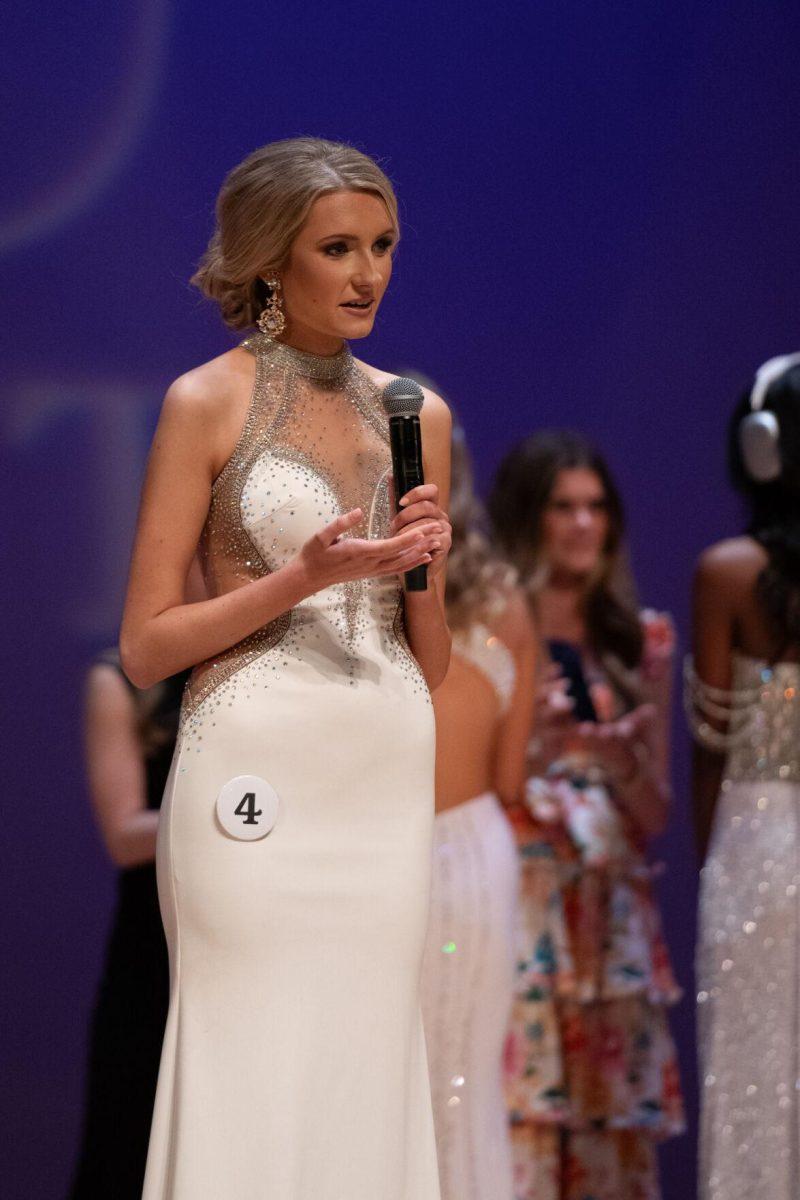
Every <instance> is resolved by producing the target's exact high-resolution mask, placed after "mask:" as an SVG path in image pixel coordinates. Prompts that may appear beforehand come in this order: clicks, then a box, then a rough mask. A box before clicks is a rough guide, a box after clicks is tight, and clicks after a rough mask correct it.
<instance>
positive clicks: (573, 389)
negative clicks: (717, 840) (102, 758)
mask: <svg viewBox="0 0 800 1200" xmlns="http://www.w3.org/2000/svg"><path fill="white" fill-rule="evenodd" d="M4 32H5V35H6V36H5V50H4V53H5V55H6V56H7V57H8V62H7V63H6V70H5V71H4V73H3V78H4V83H3V85H2V88H3V92H2V99H3V101H4V102H5V107H6V109H7V110H8V108H9V106H12V107H13V110H14V112H15V119H14V121H13V122H12V128H11V132H10V136H9V142H8V145H7V146H6V149H5V154H4V166H5V167H6V170H5V172H4V182H3V183H2V184H0V254H2V284H3V286H2V299H1V300H0V303H2V310H3V311H2V328H3V332H4V334H5V335H6V336H5V342H6V347H7V349H6V356H5V365H6V371H5V374H4V381H3V385H2V401H3V403H2V410H1V411H2V418H1V419H2V422H3V424H2V449H3V457H4V460H5V469H4V471H3V473H2V488H3V497H2V499H3V509H4V512H5V514H6V517H7V520H6V525H7V537H6V538H5V540H4V543H5V544H4V554H8V555H9V559H8V561H7V562H4V564H3V565H4V566H5V571H4V574H3V578H4V579H5V580H6V582H7V583H9V582H10V583H11V584H12V585H13V586H12V587H11V588H10V589H9V588H8V587H7V588H6V589H5V591H6V593H7V594H6V596H5V597H4V604H5V611H6V616H5V620H4V632H5V637H4V642H5V645H6V648H7V652H8V655H7V657H8V665H7V668H6V673H5V679H6V684H5V688H4V694H5V699H6V700H7V701H8V707H9V709H10V712H9V717H10V718H11V733H10V735H9V737H8V739H7V741H6V746H7V749H6V754H5V767H6V777H7V786H6V791H5V803H4V806H3V812H4V824H5V834H6V845H7V847H8V849H7V850H6V855H5V859H4V870H3V890H4V896H3V910H4V914H5V916H6V921H5V922H4V925H5V927H6V931H7V932H6V934H5V941H4V944H3V947H2V949H3V952H4V953H3V963H4V973H5V975H6V979H7V981H8V982H9V983H10V989H11V991H10V999H9V1000H8V1001H7V1002H6V1004H5V1006H4V1008H5V1013H4V1015H6V1016H7V1018H8V1022H7V1024H8V1031H7V1034H6V1035H5V1036H4V1037H3V1043H4V1044H3V1055H4V1058H5V1057H6V1056H7V1058H8V1062H4V1063H3V1077H4V1079H5V1082H4V1086H3V1093H4V1094H3V1100H4V1106H5V1107H6V1109H7V1114H6V1115H5V1117H4V1119H3V1127H4V1128H3V1131H4V1138H3V1142H4V1144H5V1146H6V1148H7V1149H6V1150H5V1151H4V1153H7V1154H9V1160H8V1162H3V1163H0V1178H2V1179H3V1181H4V1193H5V1195H7V1196H9V1197H20V1200H22V1198H23V1197H24V1198H25V1200H48V1198H51V1197H56V1198H57V1197H58V1196H60V1195H62V1194H63V1191H64V1188H65V1186H66V1180H67V1178H68V1175H69V1171H70V1168H71V1164H72V1160H73V1155H74V1148H75V1139H76V1135H77V1131H78V1125H79V1115H80V1104H81V1097H82V1083H83V1073H84V1054H85V1029H86V1022H87V1018H88V1014H89V1010H90V1005H91V1001H92V997H93V991H94V987H95V982H96V978H97V972H98V968H99V963H100V957H101V953H102V947H103V938H104V934H105V930H106V927H107V922H108V917H109V911H110V903H111V899H112V895H113V876H112V872H111V870H110V868H109V866H108V863H107V862H106V860H105V858H104V855H103V852H102V849H101V847H100V845H99V842H98V838H97V835H96V834H95V833H94V831H93V827H92V822H91V818H90V815H89V811H88V805H87V797H86V789H85V784H84V779H83V770H82V763H81V749H80V707H81V705H80V696H81V686H82V675H83V671H84V667H85V663H86V661H87V659H88V658H89V656H90V655H91V654H92V652H93V651H94V650H96V649H97V648H99V647H101V646H103V645H105V644H107V643H109V642H111V641H113V640H114V638H115V634H116V627H117V622H118V617H119V611H120V602H121V597H122V592H123V587H124V574H125V568H126V561H127V556H128V551H129V544H130V536H131V530H132V526H133V521H134V517H135V505H136V495H137V489H138V483H139V479H140V475H141V469H142V463H143V456H144V453H145V450H146V446H147V442H148V438H149V435H150V432H151V430H152V425H153V421H154V418H155V414H156V411H157V406H158V402H159V399H160V396H161V395H162V394H163V391H164V388H165V387H166V385H167V384H168V383H169V381H170V380H171V379H172V378H173V377H174V376H175V375H177V374H179V373H180V372H182V371H183V370H185V369H186V368H188V367H190V366H192V365H194V364H196V363H197V362H199V361H201V360H203V359H205V358H208V357H210V356H212V355H213V354H216V353H218V352H219V351H220V350H222V349H224V348H226V347H227V346H228V345H229V344H230V338H229V335H228V334H227V333H226V332H225V331H224V330H223V328H222V327H221V325H220V323H219V321H218V319H217V317H216V316H215V314H214V312H213V311H212V310H211V308H210V307H209V306H206V305H204V304H203V303H201V302H200V300H199V298H198V297H197V295H196V294H195V293H194V292H193V291H192V290H191V289H190V288H188V286H187V282H186V281H187V278H188V276H189V274H190V273H191V270H192V266H193V264H194V262H195V261H196V260H197V258H198V256H199V255H200V253H201V252H202V249H203V247H204V245H205V242H206V239H207V237H208V234H209V232H210V230H211V213H212V206H213V200H214V197H215V194H216V190H217V188H218V186H219V183H220V181H221V179H222V176H223V174H224V173H225V171H226V170H227V169H228V168H229V167H230V166H232V165H233V164H234V163H235V162H237V161H238V160H239V159H240V158H241V157H242V156H243V155H244V154H245V153H246V152H247V151H249V150H250V149H252V148H253V147H254V146H256V145H259V144H261V143H263V142H265V141H269V140H271V139H273V138H277V137H285V136H289V135H293V134H298V133H314V134H321V135H324V136H329V137H334V138H341V139H344V140H349V141H352V142H355V143H356V144H358V145H359V146H361V147H362V148H364V149H366V150H367V151H369V152H371V153H374V154H376V155H378V156H381V157H383V158H384V159H385V160H386V164H387V167H388V170H389V173H390V174H391V175H392V177H393V178H394V180H395V181H396V183H397V186H398V190H399V193H400V197H401V204H402V214H403V216H404V219H405V225H404V238H403V243H402V247H401V250H400V252H399V257H398V260H397V269H396V275H395V280H394V283H393V287H392V289H391V291H390V294H389V296H388V298H387V300H386V302H385V304H384V307H383V309H382V310H381V314H380V316H379V319H378V324H377V328H376V332H375V333H374V335H373V337H372V339H371V340H370V342H369V343H368V346H367V347H366V348H362V349H361V350H360V351H359V352H360V353H362V352H363V353H365V354H366V356H367V357H368V358H370V360H371V361H373V362H375V363H376V364H378V365H380V366H382V367H386V368H389V369H396V370H398V369H402V368H403V367H406V368H409V367H414V368H417V369H419V370H422V371H424V372H425V373H426V374H427V375H429V376H430V377H432V378H433V379H434V380H436V381H437V383H438V385H439V387H440V388H441V389H442V391H443V392H444V394H445V395H446V396H447V397H448V398H450V399H451V401H452V402H453V403H454V404H455V405H456V406H457V408H458V410H459V412H460V413H461V415H462V418H463V420H464V422H465V424H466V427H467V432H468V435H469V437H470V440H471V443H472V446H473V449H474V452H475V456H476V459H477V461H478V468H479V476H480V479H481V481H482V482H483V483H484V484H485V483H486V482H487V481H488V479H489V478H490V475H491V471H492V469H493V468H494V466H495V465H496V463H497V461H498V459H499V457H500V455H501V454H502V452H503V451H504V449H505V448H506V447H507V446H508V445H509V444H510V443H511V442H512V441H513V440H515V439H517V438H519V437H520V436H522V435H524V434H526V433H528V432H529V431H530V430H531V429H533V428H535V427H537V426H540V425H553V424H567V425H571V426H577V427H580V428H582V429H584V430H586V431H587V432H589V433H590V434H591V435H592V436H594V437H595V438H596V439H597V440H598V442H599V443H600V445H601V446H602V448H603V449H604V450H605V451H607V453H608V455H609V457H610V460H611V463H612V466H613V468H614V469H615V471H616V473H617V475H618V477H619V481H620V483H621V486H622V490H623V493H624V495H625V496H626V498H627V502H628V507H629V510H630V527H631V545H632V554H633V562H634V567H635V570H636V573H637V577H638V580H639V584H640V589H641V594H642V598H643V600H644V601H645V602H646V603H648V604H650V605H654V606H658V607H661V608H667V609H669V610H671V611H672V612H673V613H674V614H675V615H676V618H677V620H678V624H679V629H680V632H681V637H682V641H683V643H684V645H685V639H686V634H687V596H688V591H689V582H690V575H691V569H692V561H693V559H694V557H695V555H696V554H697V552H698V550H699V549H700V548H701V547H702V546H703V545H705V544H707V543H708V542H709V541H711V540H713V539H716V538H718V537H720V536H722V535H725V534H727V533H729V532H732V531H735V530H736V529H737V528H738V526H739V524H740V516H739V512H738V508H737V505H736V502H735V500H734V498H733V497H732V496H731V494H730V493H729V492H728V491H727V489H726V484H725V478H724V462H723V450H722V443H723V427H724V424H725V421H726V419H727V413H728V410H729V408H730V406H731V404H732V401H733V398H734V396H735V395H736V393H737V392H738V391H739V389H740V388H741V386H742V385H743V383H744V382H745V381H746V380H747V379H748V377H749V376H750V374H751V372H752V371H753V369H754V368H755V366H756V365H757V364H758V363H759V362H760V361H761V360H762V359H764V358H766V357H767V356H768V355H771V354H774V353H777V352H780V351H786V350H794V349H797V347H798V343H800V336H798V328H797V315H798V314H797V303H796V285H797V281H798V279H800V270H798V268H799V267H800V249H798V238H797V233H796V219H797V210H798V174H799V173H800V157H799V156H798V152H797V149H798V145H800V114H799V113H798V100H797V47H798V44H800V42H799V41H798V38H800V9H798V6H797V5H796V3H794V2H784V3H779V2H775V3H770V2H766V0H765V2H763V3H760V4H756V3H743V2H741V0H706V3H705V4H703V5H698V4H688V3H684V2H682V0H672V2H670V3H663V4H661V3H654V2H647V0H639V2H637V3H634V2H629V3H621V4H614V3H609V4H591V3H578V2H577V0H553V2H548V3H532V2H531V0H525V2H522V3H520V2H511V3H507V4H504V5H501V6H499V8H496V7H495V6H490V5H488V4H481V5H472V6H470V5H468V4H465V3H464V2H463V0H459V2H455V0H443V2H439V0H424V2H422V0H406V2H405V3H403V4H402V5H391V6H389V5H380V4H375V3H363V2H362V0H350V2H349V3H347V4H331V3H325V4H322V3H319V2H318V0H306V3H304V4H302V5H292V4H264V3H254V4H250V5H246V6H245V5H235V6H230V5H224V4H217V3H214V4H212V3H198V0H194V2H193V3H189V2H188V0H177V2H174V3H168V2H167V0H139V2H138V3H127V4H122V5H108V4H107V3H105V2H104V0H83V2H82V3H81V4H64V3H63V0H62V2H60V3H56V2H55V0H37V3H36V5H32V4H22V5H20V6H17V7H16V8H13V7H12V8H10V9H9V10H8V12H7V13H6V15H5V29H4ZM9 592H10V594H8V593H9ZM686 763H687V739H686V736H685V733H684V731H683V728H682V726H681V724H680V722H679V723H678V725H677V726H676V736H675V754H674V777H675V795H676V800H675V809H674V816H673V820H672V824H671V827H670V830H669V832H668V834H667V836H666V837H665V838H664V839H663V843H662V844H661V846H660V847H659V848H658V849H659V850H660V851H661V852H662V853H663V855H664V856H665V857H666V859H667V862H668V865H669V872H668V874H667V875H666V877H665V879H664V881H663V885H662V894H663V899H664V904H665V910H666V921H667V932H668V936H669V940H670V944H671V947H672V950H673V953H674V957H675V962H676V966H677V970H678V974H679V976H680V978H681V981H682V983H683V984H684V986H685V988H686V992H687V999H686V1000H685V1001H684V1003H683V1004H682V1005H681V1007H680V1008H679V1009H678V1010H677V1012H676V1014H675V1027H676V1031H677V1034H678V1037H679V1043H680V1050H681V1057H682V1067H683V1077H684V1083H685V1087H686V1091H687V1096H688V1099H689V1104H690V1109H691V1110H692V1111H693V1108H694V1087H695V1068H694V1048H693V1013H692V992H693V984H692V979H691V962H692V939H693V929H694V903H695V867H694V861H693V855H692V850H691V843H690V839H689V834H688V825H687V769H686ZM694 1153H695V1148H694V1136H693V1133H690V1134H689V1135H688V1136H686V1137H684V1138H681V1139H678V1140H676V1141H674V1142H672V1143H670V1144H669V1145H668V1146H667V1147H666V1149H665V1151H664V1153H663V1165H664V1168H665V1169H664V1176H665V1192H666V1196H667V1197H668V1200H679V1198H680V1200H686V1198H688V1197H690V1196H691V1194H692V1188H693V1175H694Z"/></svg>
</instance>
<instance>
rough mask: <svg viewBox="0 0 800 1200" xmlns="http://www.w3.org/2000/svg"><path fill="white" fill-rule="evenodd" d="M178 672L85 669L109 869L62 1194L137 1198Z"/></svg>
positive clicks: (90, 1199) (152, 1083)
mask: <svg viewBox="0 0 800 1200" xmlns="http://www.w3.org/2000/svg"><path fill="white" fill-rule="evenodd" d="M188 677H189V672H188V671H183V672H181V673H180V674H179V675H173V676H171V677H170V678H169V679H165V680H164V682H163V683H159V684H156V686H155V687H152V688H148V689H147V690H146V691H140V690H138V689H137V688H134V687H133V686H132V685H131V684H130V683H128V680H127V679H126V678H125V676H124V675H123V673H122V668H121V666H120V663H119V656H118V654H117V652H116V651H108V652H107V653H106V654H104V655H102V656H101V657H100V658H99V659H98V660H97V662H95V663H94V665H93V666H92V667H91V669H90V671H89V675H88V680H87V689H86V715H85V729H86V765H87V772H88V778H89V790H90V795H91V799H92V805H93V807H94V812H95V816H96V818H97V823H98V825H99V827H100V832H101V834H102V837H103V841H104V842H105V846H106V849H107V850H108V853H109V854H110V856H111V858H112V860H113V862H114V863H115V865H116V866H117V867H118V868H119V878H118V891H117V904H116V910H115V912H114V917H113V922H112V926H111V932H110V935H109V939H108V945H107V949H106V956H105V962H104V965H103V971H102V975H101V979H100V986H99V989H98V995H97V1001H96V1005H95V1009H94V1014H93V1018H92V1025H91V1032H90V1041H89V1065H88V1080H87V1089H86V1102H85V1103H86V1107H85V1113H84V1125H83V1136H82V1142H81V1148H80V1154H79V1159H78V1165H77V1169H76V1172H75V1177H74V1181H73V1184H72V1190H71V1191H70V1193H69V1195H70V1198H71V1200H112V1198H113V1200H140V1197H141V1194H142V1185H143V1182H144V1168H145V1161H146V1158H147V1143H148V1138H149V1135H150V1122H151V1120H152V1116H153V1101H154V1099H155V1093H156V1080H157V1078H158V1064H159V1060H160V1057H161V1042H162V1038H163V1036H164V1025H165V1023H166V1019H167V1009H168V1006H169V964H168V961H167V943H166V940H165V938H164V930H163V927H162V924H161V914H160V911H159V907H158V893H157V889H156V871H155V854H156V831H157V829H158V810H159V807H160V805H161V797H162V794H163V792H164V786H165V784H166V780H167V775H168V773H169V768H170V763H171V762H172V753H173V750H174V749H175V738H176V736H177V732H178V715H179V712H180V704H181V696H182V695H183V689H184V685H185V683H186V680H187V679H188Z"/></svg>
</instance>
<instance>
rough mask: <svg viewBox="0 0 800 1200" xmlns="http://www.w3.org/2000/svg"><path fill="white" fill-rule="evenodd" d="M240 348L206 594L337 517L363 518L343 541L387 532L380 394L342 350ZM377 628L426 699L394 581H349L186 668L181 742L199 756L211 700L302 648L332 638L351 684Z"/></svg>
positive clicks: (274, 672) (229, 586)
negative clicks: (239, 401) (247, 385)
mask: <svg viewBox="0 0 800 1200" xmlns="http://www.w3.org/2000/svg"><path fill="white" fill-rule="evenodd" d="M243 345H244V347H245V348H246V349H247V350H249V351H250V352H251V353H252V354H253V355H254V356H255V360H256V361H255V379H254V384H253V392H252V397H251V402H250V405H249V408H248V411H247V415H246V418H245V422H244V426H243V428H242V432H241V435H240V437H239V440H238V442H237V444H236V447H235V449H234V452H233V454H232V455H231V458H230V459H229V460H228V462H227V463H226V465H225V466H224V468H223V470H222V471H221V473H220V474H219V476H218V477H217V479H216V481H215V482H214V485H213V488H212V494H211V505H210V509H209V514H208V518H207V521H206V524H205V528H204V530H203V533H202V537H201V542H200V552H201V560H202V563H203V568H204V573H205V578H206V584H207V588H208V592H209V595H212V596H217V595H222V594H224V593H226V592H229V591H231V590H233V589H234V588H237V587H240V586H242V585H243V584H245V583H249V582H252V581H254V580H257V579H259V578H261V577H263V576H265V575H267V574H269V573H270V572H271V571H274V570H277V569H278V568H280V567H281V566H284V565H285V564H286V563H287V562H289V561H290V560H291V559H292V558H294V557H295V556H296V555H297V554H298V553H299V551H300V550H301V549H302V546H303V544H304V543H305V541H306V540H307V539H308V537H310V536H312V535H313V534H314V533H316V532H318V531H319V530H321V529H322V528H323V527H324V526H325V525H327V524H329V523H330V522H331V521H333V520H334V519H335V518H336V517H337V516H338V515H340V514H341V513H342V512H347V511H350V510H352V509H355V508H361V509H362V511H363V514H364V515H363V518H362V521H361V522H360V524H359V525H358V526H357V527H355V528H354V529H353V530H351V531H350V533H349V534H347V535H345V536H354V537H367V538H381V537H386V536H388V533H389V520H390V504H389V495H388V476H389V472H390V455H389V447H388V426H387V421H386V417H385V414H384V411H383V407H382V405H381V402H380V396H379V393H378V389H377V388H376V386H375V384H374V383H373V382H372V381H371V380H370V379H369V378H368V377H367V375H365V374H364V372H363V371H361V370H360V369H359V368H358V367H357V366H356V364H355V362H354V360H353V358H352V355H351V354H350V351H349V350H348V349H347V348H345V349H344V350H343V351H342V352H341V353H340V354H338V355H335V356H333V357H331V358H320V357H318V356H315V355H309V354H303V353H301V352H299V351H296V350H293V349H291V348H290V347H287V346H284V345H282V344H279V343H277V342H274V341H272V340H270V339H269V338H266V337H264V336H263V335H256V336H255V337H253V338H250V339H248V340H247V341H246V342H244V343H243ZM376 634H377V636H378V637H379V638H380V640H381V651H382V653H383V654H385V655H386V656H387V657H388V658H389V659H390V660H391V661H392V662H393V663H395V664H396V665H397V666H398V667H399V669H400V670H401V671H402V673H403V674H404V675H405V676H406V678H408V679H410V680H411V681H412V683H413V688H414V691H415V692H418V693H421V694H423V695H424V696H426V697H427V687H426V685H425V681H424V679H423V677H422V674H421V672H420V670H419V667H418V665H417V663H416V660H415V659H414V657H413V655H412V654H411V651H410V649H409V646H408V643H407V640H406V636H405V627H404V621H403V599H402V590H401V588H400V584H399V580H398V579H397V578H396V577H381V578H372V579H369V580H360V579H359V580H353V581H349V582H343V583H338V584H334V585H332V586H331V587H329V588H326V589H325V590H324V591H323V592H320V593H317V594H316V595H315V596H313V597H309V598H308V599H307V600H304V601H302V602H301V603H300V604H299V605H297V606H296V607H295V608H294V609H293V610H292V611H291V612H288V613H284V614H282V615H281V616H280V617H278V618H277V619H276V620H274V621H271V622H269V624H267V625H265V626H264V627H263V628H262V629H259V630H257V631H256V632H254V633H253V634H251V635H250V636H249V637H247V638H244V639H243V640H242V641H241V642H239V643H238V644H237V645H235V646H232V647H231V648H230V649H228V650H226V651H225V652H224V653H222V654H219V655H216V656H215V657H214V659H212V660H209V661H208V662H205V663H202V664H200V665H199V666H198V667H196V668H195V670H194V672H193V673H192V676H191V679H190V681H189V684H188V685H187V691H186V696H185V698H184V706H183V715H182V732H183V734H184V736H185V738H186V739H187V742H192V743H193V746H194V749H195V750H196V751H197V752H199V751H200V750H201V749H202V747H201V745H200V743H201V740H202V728H203V725H204V723H205V722H206V721H208V720H209V719H213V715H214V713H215V712H216V711H218V709H219V708H220V706H221V705H224V704H232V703H233V700H234V696H235V695H236V694H240V693H243V694H244V695H247V694H251V693H252V692H253V691H254V690H255V689H257V688H263V687H269V686H270V683H271V682H274V681H275V679H276V678H277V677H278V676H279V675H280V672H281V666H282V665H285V662H286V660H287V659H288V658H293V657H296V656H298V654H299V653H300V647H301V644H302V646H304V647H306V649H309V648H311V650H312V652H313V653H314V654H316V655H318V656H320V661H325V660H326V659H331V658H332V657H333V648H332V644H331V642H332V639H333V641H335V643H336V646H337V647H338V661H340V662H342V661H343V662H344V663H345V664H346V669H347V671H348V673H349V682H350V684H351V685H353V686H354V685H355V684H356V682H357V681H358V679H359V678H360V672H361V671H362V670H363V669H364V667H363V663H362V659H361V657H360V655H359V649H358V648H359V644H360V642H361V639H362V638H364V637H375V636H376ZM342 652H343V653H342ZM265 656H268V657H267V659H266V660H265ZM263 661H266V662H267V663H268V665H267V666H266V667H265V666H264V665H263Z"/></svg>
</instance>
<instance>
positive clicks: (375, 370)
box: [355, 358, 451, 429]
mask: <svg viewBox="0 0 800 1200" xmlns="http://www.w3.org/2000/svg"><path fill="white" fill-rule="evenodd" d="M355 362H356V365H357V366H358V367H359V368H360V369H361V370H362V371H363V372H364V374H365V375H366V376H367V377H368V378H369V379H371V380H372V382H373V383H374V384H375V386H376V387H378V388H385V387H386V385H387V383H391V382H392V380H393V379H397V376H396V375H392V373H391V372H390V371H382V370H381V369H380V368H379V367H373V366H371V365H370V364H369V363H365V362H362V361H361V359H358V358H357V359H356V360H355ZM419 386H420V387H421V388H422V394H423V396H424V397H425V401H424V404H423V406H422V412H421V413H420V420H421V421H423V422H425V423H430V424H431V426H434V425H435V426H443V425H444V426H446V427H447V428H448V429H449V427H450V423H451V420H450V409H449V408H448V406H447V403H446V401H444V400H443V399H442V397H441V396H439V395H437V393H436V392H434V391H432V390H431V389H430V388H429V387H425V386H424V385H423V384H420V385H419Z"/></svg>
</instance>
